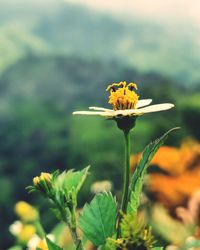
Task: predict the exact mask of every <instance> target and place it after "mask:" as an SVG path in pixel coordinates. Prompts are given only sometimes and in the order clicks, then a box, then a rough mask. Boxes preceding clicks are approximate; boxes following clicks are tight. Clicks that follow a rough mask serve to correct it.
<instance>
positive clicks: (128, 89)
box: [106, 82, 139, 110]
mask: <svg viewBox="0 0 200 250" xmlns="http://www.w3.org/2000/svg"><path fill="white" fill-rule="evenodd" d="M134 89H135V90H137V85H136V84H135V83H132V82H131V83H129V84H126V82H119V83H113V84H111V85H109V86H108V87H107V89H106V91H110V96H109V101H108V103H109V104H111V105H112V106H113V109H114V110H125V109H135V108H136V104H137V102H138V99H139V96H138V95H137V94H136V93H135V91H134Z"/></svg>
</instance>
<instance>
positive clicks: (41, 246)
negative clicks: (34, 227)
mask: <svg viewBox="0 0 200 250" xmlns="http://www.w3.org/2000/svg"><path fill="white" fill-rule="evenodd" d="M37 248H38V249H40V250H48V246H47V242H46V240H45V239H43V240H40V241H39V243H38V246H37Z"/></svg>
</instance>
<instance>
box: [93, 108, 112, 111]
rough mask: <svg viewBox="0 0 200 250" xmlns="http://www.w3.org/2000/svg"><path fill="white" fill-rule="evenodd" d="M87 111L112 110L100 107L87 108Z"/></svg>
mask: <svg viewBox="0 0 200 250" xmlns="http://www.w3.org/2000/svg"><path fill="white" fill-rule="evenodd" d="M89 109H93V110H99V111H113V110H112V109H106V108H102V107H89Z"/></svg>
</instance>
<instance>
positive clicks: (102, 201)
mask: <svg viewBox="0 0 200 250" xmlns="http://www.w3.org/2000/svg"><path fill="white" fill-rule="evenodd" d="M116 217H117V204H116V200H115V199H114V198H113V196H112V194H111V193H106V192H104V193H100V194H97V195H96V196H95V197H94V198H93V200H92V201H91V203H90V204H86V205H85V206H84V208H83V213H82V214H81V216H80V218H79V226H80V228H81V230H82V231H83V233H84V234H85V236H86V237H87V238H88V239H89V240H90V241H92V243H93V244H94V245H96V246H100V245H103V244H105V243H106V239H107V238H108V237H111V236H112V235H113V234H114V233H115V223H116Z"/></svg>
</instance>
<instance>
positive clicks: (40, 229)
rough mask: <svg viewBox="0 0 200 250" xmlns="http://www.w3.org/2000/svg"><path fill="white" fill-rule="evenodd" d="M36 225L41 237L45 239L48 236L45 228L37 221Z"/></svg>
mask: <svg viewBox="0 0 200 250" xmlns="http://www.w3.org/2000/svg"><path fill="white" fill-rule="evenodd" d="M34 225H35V227H36V230H37V233H38V235H39V236H40V237H41V239H44V238H45V237H46V234H45V231H44V228H43V227H42V225H41V223H40V221H39V220H36V221H35V223H34Z"/></svg>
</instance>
